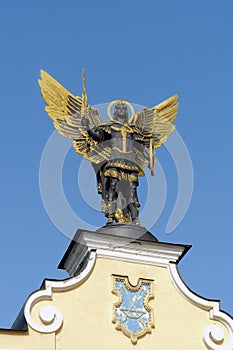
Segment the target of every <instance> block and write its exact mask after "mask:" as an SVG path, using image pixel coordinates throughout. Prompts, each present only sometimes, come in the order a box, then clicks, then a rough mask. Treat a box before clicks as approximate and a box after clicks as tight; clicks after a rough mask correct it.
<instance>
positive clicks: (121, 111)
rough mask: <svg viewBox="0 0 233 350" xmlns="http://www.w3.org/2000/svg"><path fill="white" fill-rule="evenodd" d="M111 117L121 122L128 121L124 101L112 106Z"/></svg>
mask: <svg viewBox="0 0 233 350" xmlns="http://www.w3.org/2000/svg"><path fill="white" fill-rule="evenodd" d="M113 118H114V119H115V120H117V121H118V122H121V123H126V122H127V121H128V108H127V105H126V103H124V102H118V103H116V104H115V106H114V111H113Z"/></svg>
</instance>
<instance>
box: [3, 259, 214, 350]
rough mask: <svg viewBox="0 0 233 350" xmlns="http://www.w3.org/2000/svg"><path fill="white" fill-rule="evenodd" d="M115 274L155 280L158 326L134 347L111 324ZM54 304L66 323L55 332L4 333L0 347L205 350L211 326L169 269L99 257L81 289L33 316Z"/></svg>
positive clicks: (57, 294) (65, 294)
mask: <svg viewBox="0 0 233 350" xmlns="http://www.w3.org/2000/svg"><path fill="white" fill-rule="evenodd" d="M112 274H116V275H123V276H128V277H129V281H130V283H131V284H133V285H136V284H137V281H138V278H145V279H153V280H154V296H155V297H154V299H153V300H151V301H150V306H151V307H152V308H153V310H154V323H155V328H153V329H152V333H151V334H146V335H145V336H143V337H142V338H140V339H139V340H138V342H137V344H136V345H133V344H132V343H131V341H130V339H129V338H128V337H127V336H125V335H124V334H123V333H122V332H121V331H119V330H116V329H115V324H113V323H112V318H113V304H114V303H115V302H117V300H118V298H117V296H115V295H114V294H112V289H113V280H112ZM50 303H51V304H52V305H54V306H56V307H57V308H58V309H59V310H60V311H61V313H62V315H63V325H62V327H61V328H60V329H59V331H57V332H56V333H55V334H54V333H52V334H42V333H38V332H36V331H34V330H33V329H31V328H30V327H29V332H28V333H22V335H19V334H20V333H19V332H14V331H12V332H10V331H0V349H19V350H21V349H22V350H27V349H28V350H37V349H38V350H51V349H54V350H55V349H56V350H78V349H95V350H105V349H106V350H119V349H120V350H128V349H137V350H142V349H143V350H146V349H148V350H150V349H158V350H165V349H168V350H171V349H175V350H176V349H177V350H178V349H179V350H188V349H189V350H192V349H193V350H202V349H206V346H205V345H204V342H203V340H202V335H203V331H204V329H205V328H206V327H207V326H208V325H210V324H211V323H213V322H212V321H210V320H209V312H208V311H206V310H202V309H200V308H198V307H196V306H195V305H193V304H192V303H190V302H189V301H187V300H186V299H185V298H184V297H183V296H182V295H181V294H180V293H179V292H178V291H177V290H176V289H175V288H174V286H173V284H172V283H171V281H170V277H169V273H168V269H167V268H166V267H158V266H152V265H144V264H138V263H131V262H123V261H119V260H110V259H103V258H97V261H96V264H95V267H94V270H93V272H92V273H91V275H90V277H89V278H88V279H87V280H86V281H85V282H84V283H83V284H82V285H80V286H79V287H75V288H73V289H71V290H67V291H63V292H56V291H55V292H54V293H53V300H52V301H51V302H50V301H40V302H39V303H37V304H36V305H35V306H34V307H33V311H32V317H33V318H34V319H35V320H37V321H38V322H41V321H40V320H39V317H38V313H39V310H40V308H41V307H42V306H43V305H47V304H50Z"/></svg>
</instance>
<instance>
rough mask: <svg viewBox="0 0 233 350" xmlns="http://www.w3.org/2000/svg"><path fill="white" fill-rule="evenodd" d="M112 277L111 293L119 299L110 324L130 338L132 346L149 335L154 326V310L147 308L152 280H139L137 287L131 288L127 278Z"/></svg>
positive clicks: (152, 296)
mask: <svg viewBox="0 0 233 350" xmlns="http://www.w3.org/2000/svg"><path fill="white" fill-rule="evenodd" d="M112 277H113V290H112V293H113V294H115V295H116V296H117V297H118V298H119V300H118V301H117V302H116V303H115V304H114V305H113V320H112V322H113V323H116V329H118V330H120V331H122V333H123V334H125V335H126V336H127V337H129V338H130V340H131V342H132V344H137V341H138V339H139V338H141V337H142V336H143V335H145V334H146V333H151V328H154V326H155V325H154V310H153V309H152V308H151V307H150V306H149V302H150V300H151V299H153V298H154V292H153V283H154V280H148V279H144V278H139V279H138V282H137V285H136V286H133V285H132V284H131V283H130V282H129V277H128V276H120V275H112ZM117 284H119V285H117ZM125 298H126V299H125ZM125 302H126V304H125ZM132 320H133V322H132ZM135 326H136V328H137V329H136V330H135Z"/></svg>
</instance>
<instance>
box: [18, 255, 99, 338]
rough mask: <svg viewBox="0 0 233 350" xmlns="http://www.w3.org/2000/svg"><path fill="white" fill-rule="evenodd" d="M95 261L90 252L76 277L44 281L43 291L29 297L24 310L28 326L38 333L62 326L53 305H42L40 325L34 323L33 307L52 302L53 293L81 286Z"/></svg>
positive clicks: (56, 309) (58, 314) (60, 316)
mask: <svg viewBox="0 0 233 350" xmlns="http://www.w3.org/2000/svg"><path fill="white" fill-rule="evenodd" d="M95 261H96V252H95V251H90V256H89V259H88V262H87V265H86V267H85V268H84V269H83V270H82V271H81V272H80V273H79V275H78V276H76V277H72V278H68V279H65V280H62V281H51V280H45V289H43V290H38V291H36V292H34V293H33V294H31V295H30V297H29V298H28V300H27V302H26V304H25V308H24V315H25V318H26V321H27V323H28V325H29V326H30V327H31V328H33V329H34V330H35V331H37V332H40V333H52V332H56V331H57V330H58V329H59V328H60V327H61V325H62V322H63V317H62V313H61V312H60V310H59V309H58V308H56V307H55V306H53V305H44V306H43V307H42V308H41V309H40V311H39V318H40V320H41V322H42V324H39V323H38V322H37V321H35V320H34V319H33V317H32V315H31V313H32V309H33V307H34V306H35V305H36V304H38V303H39V302H41V301H44V300H49V301H52V300H53V292H54V291H56V292H63V291H65V290H70V289H73V288H74V287H77V286H79V285H81V284H82V283H83V282H84V281H85V280H86V279H87V278H88V277H89V276H90V274H91V272H92V270H93V268H94V265H95Z"/></svg>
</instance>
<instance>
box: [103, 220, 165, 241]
mask: <svg viewBox="0 0 233 350" xmlns="http://www.w3.org/2000/svg"><path fill="white" fill-rule="evenodd" d="M96 233H98V234H99V233H103V234H109V235H113V236H118V237H127V238H132V239H133V240H140V241H147V242H158V240H157V238H156V237H155V236H153V235H152V233H150V232H149V231H147V229H146V228H145V227H143V226H140V225H133V224H111V225H106V226H103V227H101V228H99V229H98V230H96Z"/></svg>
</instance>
